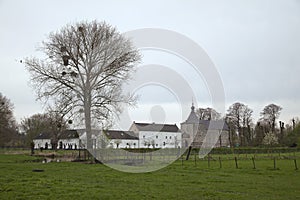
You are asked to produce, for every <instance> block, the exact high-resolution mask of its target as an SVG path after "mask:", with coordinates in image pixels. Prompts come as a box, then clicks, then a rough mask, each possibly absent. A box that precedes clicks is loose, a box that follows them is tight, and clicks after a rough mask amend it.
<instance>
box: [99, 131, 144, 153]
mask: <svg viewBox="0 0 300 200" xmlns="http://www.w3.org/2000/svg"><path fill="white" fill-rule="evenodd" d="M103 136H105V137H106V138H107V147H112V148H114V149H118V148H138V143H139V138H138V137H136V136H134V133H133V132H132V131H119V130H105V131H103Z"/></svg>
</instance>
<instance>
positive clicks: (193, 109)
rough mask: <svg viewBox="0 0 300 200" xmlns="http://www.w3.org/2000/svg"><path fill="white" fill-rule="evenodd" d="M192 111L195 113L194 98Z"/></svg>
mask: <svg viewBox="0 0 300 200" xmlns="http://www.w3.org/2000/svg"><path fill="white" fill-rule="evenodd" d="M191 109H192V112H194V111H195V106H194V98H193V97H192V107H191Z"/></svg>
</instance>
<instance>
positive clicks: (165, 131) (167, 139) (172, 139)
mask: <svg viewBox="0 0 300 200" xmlns="http://www.w3.org/2000/svg"><path fill="white" fill-rule="evenodd" d="M129 130H130V131H132V132H134V134H135V135H136V136H137V137H138V138H139V145H138V148H178V147H181V143H182V141H181V140H182V139H181V137H182V136H181V132H180V130H179V128H178V127H177V125H176V124H155V123H136V122H133V124H132V125H131V127H130V129H129Z"/></svg>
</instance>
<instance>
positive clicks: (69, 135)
mask: <svg viewBox="0 0 300 200" xmlns="http://www.w3.org/2000/svg"><path fill="white" fill-rule="evenodd" d="M58 138H59V139H74V138H79V135H78V132H77V131H76V130H65V131H63V132H62V133H61V134H60V135H59V137H58Z"/></svg>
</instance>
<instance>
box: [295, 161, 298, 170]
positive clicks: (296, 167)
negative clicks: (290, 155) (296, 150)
mask: <svg viewBox="0 0 300 200" xmlns="http://www.w3.org/2000/svg"><path fill="white" fill-rule="evenodd" d="M294 164H295V170H298V166H297V160H296V159H294Z"/></svg>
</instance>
